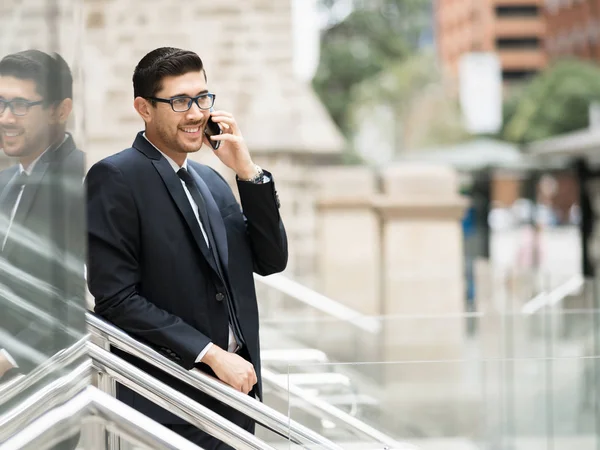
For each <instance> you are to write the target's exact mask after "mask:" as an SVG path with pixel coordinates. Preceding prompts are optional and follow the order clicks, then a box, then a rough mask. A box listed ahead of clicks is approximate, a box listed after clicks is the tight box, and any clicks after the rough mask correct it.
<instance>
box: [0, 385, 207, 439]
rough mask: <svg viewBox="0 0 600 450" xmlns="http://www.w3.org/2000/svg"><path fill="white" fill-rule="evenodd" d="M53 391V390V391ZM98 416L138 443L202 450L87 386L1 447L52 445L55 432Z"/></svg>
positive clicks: (74, 429) (64, 431) (69, 432)
mask: <svg viewBox="0 0 600 450" xmlns="http://www.w3.org/2000/svg"><path fill="white" fill-rule="evenodd" d="M54 394H56V392H54ZM88 416H94V417H98V418H100V419H101V420H102V421H103V422H104V426H105V428H107V430H108V431H110V432H113V433H117V434H119V435H121V436H125V437H128V438H129V439H130V440H131V441H136V442H138V443H140V444H141V445H144V446H148V447H150V448H155V449H160V450H202V449H201V448H200V447H198V446H197V445H194V444H193V443H191V442H190V441H188V440H186V439H184V438H182V437H181V436H179V435H178V434H176V433H174V432H173V431H171V430H169V429H168V428H166V427H164V426H163V425H161V424H159V423H156V422H154V421H153V420H151V419H149V418H148V417H146V416H144V415H143V414H141V413H139V412H138V411H136V410H134V409H133V408H130V407H129V406H127V405H125V404H123V403H121V402H119V401H118V400H115V399H114V398H112V397H110V396H109V395H107V394H105V393H103V392H102V391H100V390H99V389H97V388H95V387H92V386H88V387H87V388H86V389H84V390H83V391H82V392H80V393H79V394H77V395H76V396H74V397H73V398H71V399H70V400H69V401H67V402H66V403H64V404H63V405H61V406H58V407H56V408H54V409H52V411H51V413H49V414H44V415H43V416H42V417H40V418H38V419H37V420H35V421H34V422H32V423H31V424H29V425H28V426H27V427H25V428H24V429H22V430H21V431H19V432H18V433H16V434H15V435H13V436H12V437H11V438H10V439H8V440H7V441H6V442H4V444H3V445H2V449H3V450H17V449H25V450H28V449H31V450H43V449H46V448H51V447H52V446H53V445H54V444H55V443H54V442H49V440H48V438H51V437H54V436H56V435H57V430H58V431H60V433H58V434H59V435H61V436H62V437H63V438H64V437H68V436H69V435H75V433H76V432H77V430H78V429H79V427H80V425H81V423H82V422H83V419H84V418H86V417H88Z"/></svg>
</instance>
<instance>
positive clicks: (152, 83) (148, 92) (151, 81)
mask: <svg viewBox="0 0 600 450" xmlns="http://www.w3.org/2000/svg"><path fill="white" fill-rule="evenodd" d="M200 71H202V72H204V79H205V80H206V72H205V71H204V65H203V64H202V60H201V59H200V57H199V56H198V55H197V54H196V53H194V52H191V51H189V50H181V49H179V48H173V47H160V48H157V49H156V50H152V51H151V52H150V53H148V54H147V55H146V56H144V57H143V58H142V59H141V60H140V62H139V63H138V65H137V66H136V68H135V70H134V72H133V96H134V98H135V97H144V98H147V97H154V96H155V95H156V93H157V92H158V91H160V89H161V87H162V80H163V79H164V78H165V77H170V76H179V75H185V74H186V73H189V72H200Z"/></svg>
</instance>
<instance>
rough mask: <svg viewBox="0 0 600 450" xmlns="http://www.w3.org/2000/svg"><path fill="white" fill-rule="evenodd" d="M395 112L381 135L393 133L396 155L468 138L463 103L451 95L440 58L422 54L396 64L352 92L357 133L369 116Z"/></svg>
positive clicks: (351, 112) (352, 118) (352, 119)
mask: <svg viewBox="0 0 600 450" xmlns="http://www.w3.org/2000/svg"><path fill="white" fill-rule="evenodd" d="M382 106H383V107H384V108H387V109H388V110H389V111H392V115H393V117H394V119H393V123H389V124H383V123H382V124H381V126H382V127H386V128H389V129H388V130H384V129H383V128H382V134H388V135H389V134H390V133H391V134H393V135H394V137H393V147H394V149H395V152H401V151H404V150H417V149H420V148H424V147H432V146H438V145H447V144H452V143H456V142H460V141H463V140H465V139H467V138H468V136H469V135H468V133H467V132H466V131H465V129H464V126H463V124H462V120H461V119H462V117H461V113H460V110H459V106H458V101H457V100H456V99H452V98H450V97H448V95H447V93H446V89H444V86H443V84H442V77H441V74H440V72H439V69H438V67H437V64H436V61H435V56H434V55H433V54H430V53H424V52H421V53H418V54H415V55H413V56H411V57H409V58H406V59H404V60H402V61H401V62H399V63H397V64H394V65H391V66H389V67H388V68H386V69H385V70H383V71H382V72H381V73H380V74H378V75H376V76H374V77H372V78H370V79H368V80H365V81H363V82H362V83H360V84H358V85H357V86H355V87H354V88H353V90H352V95H351V101H350V103H349V107H348V110H349V115H350V119H349V123H350V124H351V126H352V129H353V130H354V131H355V132H356V131H358V130H359V129H360V125H361V122H362V121H363V120H364V118H365V116H368V115H371V114H377V111H378V110H380V108H381V107H382Z"/></svg>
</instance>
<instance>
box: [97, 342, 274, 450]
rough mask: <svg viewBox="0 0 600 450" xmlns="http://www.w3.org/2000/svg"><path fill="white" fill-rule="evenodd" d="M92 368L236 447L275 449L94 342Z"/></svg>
mask: <svg viewBox="0 0 600 450" xmlns="http://www.w3.org/2000/svg"><path fill="white" fill-rule="evenodd" d="M88 351H89V354H90V356H91V358H92V360H93V365H94V368H96V369H97V370H99V371H100V372H101V373H106V374H108V375H109V376H110V377H112V378H114V379H115V380H116V381H118V382H119V383H120V384H122V385H124V386H126V387H128V388H130V389H131V390H133V391H135V392H137V393H138V394H140V395H143V396H144V397H146V398H147V399H149V400H151V401H152V402H154V403H156V404H157V405H159V406H162V407H163V408H165V409H167V410H169V411H170V412H172V413H173V414H175V415H177V416H179V417H181V418H182V419H184V420H186V421H187V422H190V423H192V424H193V425H195V426H197V427H198V428H200V429H201V430H203V431H205V432H206V433H208V434H210V435H212V436H214V437H215V438H217V439H219V440H221V441H223V442H224V443H226V444H229V445H231V446H232V447H233V448H236V449H239V450H274V449H273V447H271V446H270V445H268V444H266V443H265V442H263V441H261V440H260V439H258V438H257V437H256V436H254V435H252V434H250V433H248V432H247V431H246V430H243V429H242V428H240V427H238V426H237V425H234V424H233V423H231V422H229V421H228V420H226V419H224V418H223V417H222V416H220V415H219V414H217V413H215V412H213V411H211V410H210V409H208V408H206V407H205V406H203V405H201V404H199V403H197V402H195V401H193V400H192V399H190V398H189V397H187V396H186V395H184V394H182V393H180V392H178V391H176V390H175V389H173V388H172V387H170V386H168V385H167V384H165V383H163V382H161V381H158V380H157V379H155V378H153V377H151V376H150V375H148V374H147V373H145V372H144V371H142V370H140V369H138V368H137V367H135V366H134V365H133V364H131V363H128V362H126V361H124V360H122V359H121V358H119V357H117V356H115V355H113V354H112V353H110V352H108V351H106V350H103V349H102V348H100V347H99V346H97V345H96V344H93V343H91V342H89V343H88Z"/></svg>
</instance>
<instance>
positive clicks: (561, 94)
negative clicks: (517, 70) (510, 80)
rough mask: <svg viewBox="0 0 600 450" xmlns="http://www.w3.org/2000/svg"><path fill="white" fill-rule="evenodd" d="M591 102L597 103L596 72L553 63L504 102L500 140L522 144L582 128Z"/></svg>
mask: <svg viewBox="0 0 600 450" xmlns="http://www.w3.org/2000/svg"><path fill="white" fill-rule="evenodd" d="M591 102H600V68H599V67H598V66H597V65H595V64H592V63H588V62H583V61H577V60H565V61H560V62H557V63H556V64H554V65H553V66H551V67H549V68H548V69H546V70H545V71H544V72H542V73H541V74H539V75H538V76H537V77H535V78H534V79H533V80H532V81H531V82H530V83H529V84H528V85H527V86H526V87H525V89H524V90H523V92H521V93H517V94H516V95H513V96H512V97H510V98H509V99H507V101H506V102H505V105H504V108H505V121H506V122H505V125H504V128H503V130H502V138H504V139H505V140H507V141H511V142H515V143H519V144H522V143H528V142H532V141H535V140H539V139H546V138H549V137H552V136H555V135H558V134H563V133H568V132H571V131H575V130H578V129H581V128H586V127H587V126H588V121H589V114H588V111H589V105H590V103H591Z"/></svg>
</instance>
